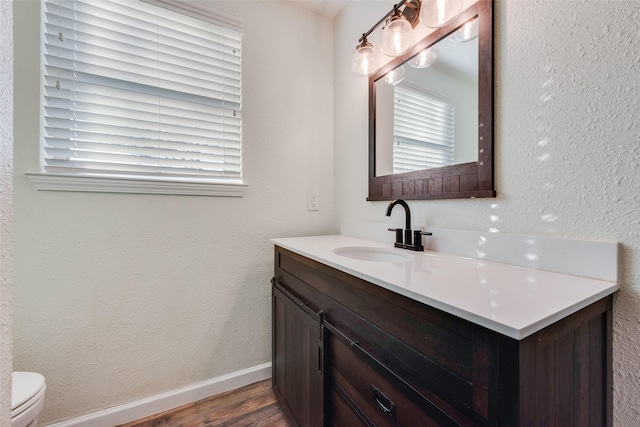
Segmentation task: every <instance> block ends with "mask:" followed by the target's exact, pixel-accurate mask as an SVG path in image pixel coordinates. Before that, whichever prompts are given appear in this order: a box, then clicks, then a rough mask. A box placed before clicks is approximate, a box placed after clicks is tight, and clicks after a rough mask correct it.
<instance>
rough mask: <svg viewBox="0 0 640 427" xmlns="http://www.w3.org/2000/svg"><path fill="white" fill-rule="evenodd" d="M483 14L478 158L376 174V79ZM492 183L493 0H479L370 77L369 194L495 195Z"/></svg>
mask: <svg viewBox="0 0 640 427" xmlns="http://www.w3.org/2000/svg"><path fill="white" fill-rule="evenodd" d="M476 16H477V17H478V49H479V51H478V62H479V64H478V161H476V162H469V163H462V164H457V165H452V166H443V167H437V168H431V169H424V170H420V171H415V172H406V173H401V174H396V175H385V176H376V170H375V169H376V86H375V82H376V80H378V79H380V78H382V77H383V76H384V75H385V74H387V73H388V72H389V71H391V70H393V69H394V68H396V67H397V66H399V65H400V64H403V63H404V62H406V61H408V60H409V59H410V58H411V57H413V56H414V55H416V54H418V52H420V51H421V50H423V49H426V48H427V47H429V46H431V45H433V44H435V43H437V42H438V41H440V40H441V39H443V38H445V37H446V36H448V35H449V34H450V33H452V32H453V31H454V30H456V29H457V28H459V27H460V26H462V24H464V23H465V22H467V21H469V20H470V19H473V18H474V17H476ZM495 196H496V192H495V190H494V183H493V1H492V0H478V1H477V2H476V3H475V4H473V5H472V6H470V7H469V8H467V9H466V10H464V11H463V12H462V13H461V14H460V15H458V16H457V17H456V18H455V19H453V20H452V21H451V22H449V23H448V24H447V25H445V26H444V27H441V28H438V29H436V30H435V31H433V32H432V33H430V34H429V35H428V36H426V37H425V38H424V39H422V40H421V41H419V42H418V43H416V45H415V46H414V47H413V48H412V49H411V50H410V51H409V52H407V53H405V54H404V55H402V56H400V57H398V58H395V59H394V60H392V61H391V62H389V63H388V64H386V65H385V66H383V67H382V68H380V70H378V71H377V72H376V73H375V74H373V75H372V76H370V77H369V197H368V198H367V200H368V201H376V200H393V199H405V200H432V199H465V198H480V197H495Z"/></svg>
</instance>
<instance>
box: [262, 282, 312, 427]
mask: <svg viewBox="0 0 640 427" xmlns="http://www.w3.org/2000/svg"><path fill="white" fill-rule="evenodd" d="M322 343H323V340H322V312H321V311H314V310H313V309H312V308H310V307H309V306H308V305H305V304H304V303H302V302H301V301H300V300H298V299H297V298H295V297H294V296H293V295H292V294H290V293H289V292H288V291H287V290H286V289H284V288H282V287H280V286H279V285H278V284H277V283H276V282H275V281H274V286H273V391H274V393H275V394H276V396H277V398H278V400H279V401H280V403H281V405H282V407H283V409H284V410H285V412H287V415H288V416H289V418H290V419H292V420H294V421H295V422H296V423H297V425H298V426H300V427H307V426H310V427H315V426H318V427H320V426H322V425H323V406H324V404H323V372H322V371H323V357H324V356H323V344H322Z"/></svg>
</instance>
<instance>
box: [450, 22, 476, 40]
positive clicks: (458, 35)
mask: <svg viewBox="0 0 640 427" xmlns="http://www.w3.org/2000/svg"><path fill="white" fill-rule="evenodd" d="M476 37H478V18H476V19H474V20H472V21H469V22H467V23H466V24H464V25H463V26H462V27H460V28H459V29H458V31H456V32H455V33H453V34H451V36H450V37H449V39H451V41H454V42H460V43H462V42H468V41H469V40H473V39H475V38H476Z"/></svg>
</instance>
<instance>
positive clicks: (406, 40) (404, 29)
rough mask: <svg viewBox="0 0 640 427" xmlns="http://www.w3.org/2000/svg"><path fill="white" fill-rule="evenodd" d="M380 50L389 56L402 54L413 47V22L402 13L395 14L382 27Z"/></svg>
mask: <svg viewBox="0 0 640 427" xmlns="http://www.w3.org/2000/svg"><path fill="white" fill-rule="evenodd" d="M381 37H382V39H381V41H380V51H381V52H382V53H384V54H385V55H387V56H400V55H402V54H403V53H405V52H406V51H408V50H409V49H411V48H412V47H413V42H414V41H415V39H414V36H413V28H411V24H410V23H409V21H407V19H406V18H405V17H403V16H402V15H400V16H398V15H394V16H392V17H391V18H389V20H388V21H387V24H386V25H385V27H384V28H383V29H382V36H381Z"/></svg>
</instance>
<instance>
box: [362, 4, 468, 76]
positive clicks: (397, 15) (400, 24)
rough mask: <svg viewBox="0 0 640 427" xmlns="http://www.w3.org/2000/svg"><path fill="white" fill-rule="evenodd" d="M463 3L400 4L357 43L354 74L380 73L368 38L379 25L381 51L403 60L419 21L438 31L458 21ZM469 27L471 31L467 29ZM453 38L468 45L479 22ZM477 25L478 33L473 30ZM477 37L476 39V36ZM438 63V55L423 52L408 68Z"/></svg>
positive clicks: (462, 30) (427, 51)
mask: <svg viewBox="0 0 640 427" xmlns="http://www.w3.org/2000/svg"><path fill="white" fill-rule="evenodd" d="M463 1H464V0H401V1H400V2H399V3H398V4H396V5H394V6H393V9H392V10H391V11H389V12H388V13H387V14H386V15H385V16H383V17H382V19H380V20H379V21H378V22H376V24H375V25H374V26H373V27H371V28H370V29H369V31H367V32H366V33H364V34H362V37H360V39H359V40H358V43H359V44H358V46H357V47H356V52H355V53H354V55H353V61H352V62H351V70H352V71H353V72H354V73H356V74H358V75H359V76H362V77H366V76H370V75H372V74H373V73H374V72H376V71H377V69H378V60H377V59H376V55H375V52H374V51H373V46H372V45H371V43H369V42H368V41H367V37H368V36H369V35H370V34H371V33H372V32H373V31H374V30H375V29H376V28H378V27H379V26H380V25H382V24H384V26H383V27H382V35H381V47H380V50H381V51H382V53H384V54H385V55H387V56H401V55H403V54H405V53H406V52H408V51H409V50H410V49H411V48H412V47H413V46H414V35H413V29H414V28H415V27H416V25H417V24H418V21H422V23H423V24H424V25H425V26H427V27H430V28H439V27H441V26H443V25H444V24H446V23H447V22H449V21H450V20H452V19H453V18H455V17H456V16H457V15H458V14H459V13H460V12H461V11H462V6H463ZM467 24H468V25H469V27H468V28H467ZM467 24H465V26H464V27H462V28H461V29H460V30H459V31H458V32H456V33H455V34H454V35H452V39H453V38H454V37H455V38H456V41H468V40H472V39H473V38H475V37H477V35H478V22H477V20H472V21H469V22H468V23H467ZM474 25H475V29H474ZM473 34H475V36H474V35H473ZM437 59H438V52H434V51H433V50H430V49H425V51H423V52H420V53H419V54H418V56H416V57H415V58H413V59H412V60H411V62H410V64H409V65H411V66H412V67H414V68H425V67H428V66H429V65H431V64H433V63H434V62H435V61H436V60H437Z"/></svg>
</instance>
